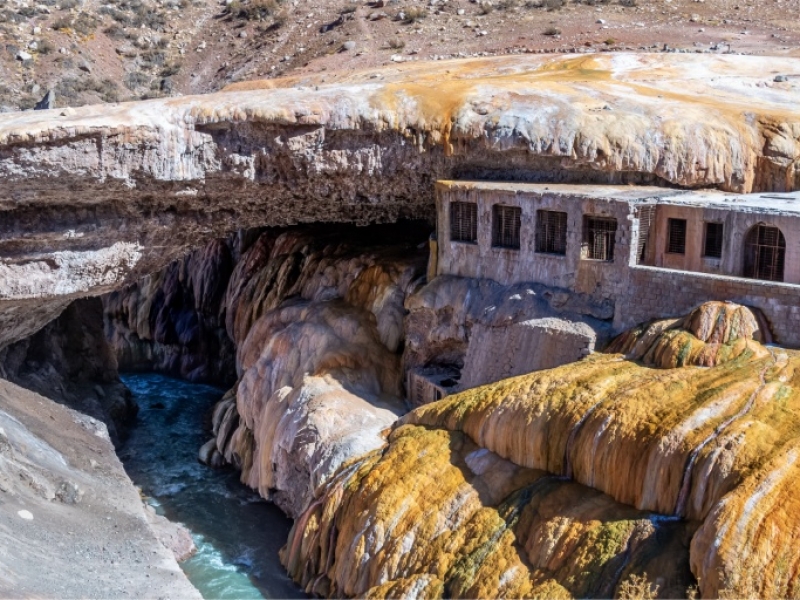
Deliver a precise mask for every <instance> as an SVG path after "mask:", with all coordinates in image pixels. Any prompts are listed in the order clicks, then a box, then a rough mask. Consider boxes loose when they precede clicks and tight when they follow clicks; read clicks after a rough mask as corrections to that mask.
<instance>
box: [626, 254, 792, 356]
mask: <svg viewBox="0 0 800 600" xmlns="http://www.w3.org/2000/svg"><path fill="white" fill-rule="evenodd" d="M712 299H719V300H730V301H732V302H736V303H738V304H744V305H746V306H754V307H756V308H759V309H761V311H762V312H763V313H764V315H765V316H766V318H767V320H768V321H769V324H770V328H771V330H772V334H773V336H774V338H775V341H776V343H778V344H781V345H783V346H787V347H792V348H798V347H800V286H797V285H790V284H785V283H775V282H773V281H758V280H754V279H742V278H738V277H726V276H722V275H710V274H703V273H690V272H687V271H676V270H671V269H660V268H656V267H647V266H634V267H631V269H630V271H629V273H628V277H627V278H625V280H624V281H623V282H621V285H620V286H619V296H618V297H617V302H616V313H615V315H614V329H615V330H616V331H618V332H619V331H622V330H623V329H627V328H628V327H632V326H633V325H636V324H638V323H641V322H643V321H649V320H651V319H656V318H665V317H676V316H679V315H681V314H683V313H686V312H687V311H689V310H690V309H692V308H695V307H696V306H698V305H699V304H701V303H703V302H706V301H708V300H712Z"/></svg>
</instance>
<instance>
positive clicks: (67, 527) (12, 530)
mask: <svg viewBox="0 0 800 600" xmlns="http://www.w3.org/2000/svg"><path fill="white" fill-rule="evenodd" d="M0 500H1V501H2V507H3V510H1V511H0V548H2V552H0V596H3V597H8V598H18V597H35V598H86V597H89V598H155V597H164V596H168V597H173V598H200V595H199V594H198V593H197V591H196V590H195V589H194V588H193V587H192V585H191V584H190V583H189V582H188V580H187V579H186V577H185V575H184V574H183V572H182V571H181V569H180V567H179V566H178V563H177V562H176V559H175V556H174V555H173V552H172V551H171V550H170V549H168V548H167V546H165V545H164V544H163V543H161V542H160V541H159V540H158V539H157V535H156V533H155V531H156V530H158V531H159V535H160V536H161V537H162V538H163V540H164V542H165V543H169V542H170V541H172V542H174V544H173V545H174V546H175V547H176V549H179V550H180V551H181V552H184V553H185V552H186V551H187V546H186V543H187V540H186V537H187V536H186V534H184V533H181V530H180V529H176V528H175V527H174V526H171V525H170V524H169V523H167V522H164V521H163V520H161V519H160V518H158V517H156V516H155V515H148V514H147V513H146V511H145V509H144V505H143V504H142V501H141V499H140V497H139V494H138V492H137V490H136V488H135V487H134V486H133V484H132V483H131V480H130V479H129V478H128V476H127V475H126V473H125V471H124V469H123V468H122V464H121V463H120V462H119V460H118V459H117V456H116V454H115V452H114V447H113V445H112V444H111V440H110V438H109V435H108V431H107V429H106V427H105V425H104V424H103V423H101V422H100V421H97V420H96V419H93V418H92V417H89V416H87V415H84V414H82V413H79V412H76V411H74V410H72V409H69V408H67V407H65V406H62V405H59V404H57V403H55V402H53V401H51V400H49V399H47V398H44V397H42V396H39V395H37V394H35V393H33V392H30V391H28V390H25V389H23V388H21V387H19V386H17V385H14V384H12V383H9V382H7V381H3V380H0ZM150 522H155V529H154V528H153V527H151V525H150ZM188 543H189V544H190V543H191V538H189V539H188Z"/></svg>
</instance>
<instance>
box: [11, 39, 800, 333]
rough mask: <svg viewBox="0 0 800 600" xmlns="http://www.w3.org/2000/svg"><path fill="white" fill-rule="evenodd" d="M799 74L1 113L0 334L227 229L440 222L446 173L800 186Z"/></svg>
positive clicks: (754, 64)
mask: <svg viewBox="0 0 800 600" xmlns="http://www.w3.org/2000/svg"><path fill="white" fill-rule="evenodd" d="M799 70H800V63H798V62H797V61H796V60H791V59H780V58H772V57H770V58H769V59H765V58H757V57H744V56H712V57H709V56H707V55H704V56H692V55H647V54H635V55H634V54H615V55H611V54H606V55H577V56H565V57H536V58H531V57H520V56H515V57H500V58H492V59H479V60H478V59H476V60H465V61H449V62H437V63H413V64H406V65H402V66H394V67H391V68H386V69H383V70H380V71H367V72H359V73H353V74H327V75H315V76H309V77H294V78H288V79H283V80H277V81H261V82H251V83H243V84H236V85H233V86H230V87H229V88H227V89H226V90H224V91H222V92H219V93H216V94H209V95H207V96H194V97H181V98H170V99H162V100H152V101H146V102H134V103H124V104H114V105H105V106H90V107H83V108H77V109H72V108H65V109H55V110H50V111H43V112H27V113H14V114H9V115H3V116H2V117H0V211H2V218H1V219H0V348H1V347H3V346H5V345H7V344H9V343H10V342H13V341H15V340H18V339H21V338H22V337H24V336H27V335H30V334H31V333H32V332H33V331H35V330H36V329H37V328H39V327H41V326H43V325H44V324H45V323H47V322H48V321H49V320H51V319H52V318H54V317H55V316H57V315H58V314H59V312H60V311H61V310H63V308H64V307H65V306H66V305H67V304H68V303H69V302H70V301H71V300H72V299H73V298H76V297H81V296H86V295H92V294H99V293H103V292H105V291H108V290H111V289H113V288H115V287H117V286H119V285H121V284H122V283H123V282H125V281H129V280H131V279H133V278H135V277H138V276H140V275H142V274H145V273H147V272H151V271H153V270H156V269H158V268H160V267H162V266H164V265H165V264H166V263H167V262H168V261H170V260H172V259H173V258H175V257H176V256H177V255H178V254H180V253H181V252H183V251H185V250H186V249H187V248H189V247H192V246H196V245H198V244H199V243H200V242H201V241H202V240H204V239H207V238H209V237H211V236H215V235H219V234H221V233H223V232H226V231H232V230H234V229H236V228H240V227H250V226H267V225H269V226H276V225H287V224H292V223H301V222H321V221H331V222H354V223H359V224H365V223H373V222H388V221H396V220H399V219H404V218H431V217H432V216H433V213H434V202H433V181H434V180H435V179H437V178H444V177H446V178H458V177H464V176H469V177H472V178H502V179H516V180H528V181H572V182H585V183H594V182H603V183H625V182H627V183H649V184H660V185H675V186H684V187H717V188H721V189H724V190H729V191H732V192H749V191H758V190H772V191H787V190H793V189H798V188H800V110H798V108H797V107H798V106H800V82H798V80H797V79H792V78H789V79H788V80H786V81H783V82H775V81H774V79H775V77H776V76H777V75H780V74H785V73H793V72H798V71H799ZM783 79H785V78H783Z"/></svg>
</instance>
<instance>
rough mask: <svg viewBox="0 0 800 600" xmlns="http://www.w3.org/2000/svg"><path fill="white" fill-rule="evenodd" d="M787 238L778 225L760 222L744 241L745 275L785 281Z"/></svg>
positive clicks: (753, 277)
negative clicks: (784, 268) (784, 266)
mask: <svg viewBox="0 0 800 600" xmlns="http://www.w3.org/2000/svg"><path fill="white" fill-rule="evenodd" d="M785 259H786V238H784V237H783V233H781V230H780V229H778V228H777V227H772V226H770V225H765V224H764V223H759V224H758V225H755V226H753V228H752V229H751V230H750V231H749V232H748V233H747V237H746V238H745V241H744V276H745V277H750V278H751V279H763V280H765V281H783V265H784V261H785Z"/></svg>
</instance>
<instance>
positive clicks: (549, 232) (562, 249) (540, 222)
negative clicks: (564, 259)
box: [536, 210, 567, 254]
mask: <svg viewBox="0 0 800 600" xmlns="http://www.w3.org/2000/svg"><path fill="white" fill-rule="evenodd" d="M536 252H541V253H544V254H566V253H567V213H565V212H558V211H554V210H537V211H536Z"/></svg>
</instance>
